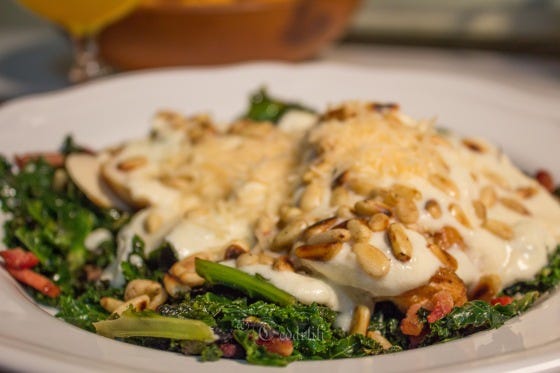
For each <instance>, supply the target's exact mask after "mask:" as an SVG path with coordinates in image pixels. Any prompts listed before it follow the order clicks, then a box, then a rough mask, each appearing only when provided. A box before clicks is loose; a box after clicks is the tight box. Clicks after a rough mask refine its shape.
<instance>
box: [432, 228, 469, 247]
mask: <svg viewBox="0 0 560 373" xmlns="http://www.w3.org/2000/svg"><path fill="white" fill-rule="evenodd" d="M434 242H435V243H436V244H437V245H438V246H439V247H440V248H442V249H443V250H449V249H450V248H451V247H453V245H457V247H458V248H459V249H461V250H465V249H466V245H465V241H463V237H462V236H461V234H460V233H459V232H458V231H457V229H455V228H453V227H452V226H449V225H446V226H444V227H443V228H441V229H440V230H439V231H437V232H435V233H434Z"/></svg>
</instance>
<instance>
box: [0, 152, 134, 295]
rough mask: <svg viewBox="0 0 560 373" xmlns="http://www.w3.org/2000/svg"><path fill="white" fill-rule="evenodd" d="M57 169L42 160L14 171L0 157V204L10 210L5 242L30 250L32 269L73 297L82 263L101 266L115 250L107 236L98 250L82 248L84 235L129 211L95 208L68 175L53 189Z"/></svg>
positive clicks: (81, 286) (115, 224) (79, 287)
mask: <svg viewBox="0 0 560 373" xmlns="http://www.w3.org/2000/svg"><path fill="white" fill-rule="evenodd" d="M60 172H62V173H64V171H63V170H62V169H57V168H55V167H53V166H51V165H50V164H48V163H47V162H45V161H44V160H43V159H37V160H32V161H30V162H28V163H27V164H26V165H25V166H24V167H23V169H21V170H19V172H17V171H16V170H15V169H14V167H13V166H12V165H11V164H10V163H9V162H7V161H6V160H5V159H3V158H0V205H1V206H2V209H3V210H4V211H6V212H9V213H10V214H11V219H9V220H8V221H7V222H6V223H5V227H4V228H5V232H6V236H5V238H4V242H5V244H6V246H8V247H16V246H23V247H24V248H26V249H27V250H29V251H31V252H33V253H34V254H35V255H36V256H37V257H38V258H39V260H40V264H39V265H38V266H37V267H36V268H35V269H34V270H36V271H38V272H39V273H41V274H43V275H45V276H47V277H49V278H50V279H52V280H54V281H55V283H56V284H57V285H58V286H59V287H60V288H61V290H62V293H63V294H64V295H68V296H71V297H77V296H78V295H79V294H81V293H82V292H84V291H85V288H86V287H87V284H86V283H85V281H84V277H85V275H84V266H85V265H86V264H91V265H94V266H97V265H106V263H109V262H110V261H111V260H112V257H113V255H114V249H115V243H114V240H111V242H105V243H104V244H103V247H102V248H98V249H99V250H96V251H90V250H87V249H86V247H85V245H84V241H85V238H86V237H87V236H88V235H89V234H90V233H91V232H92V231H93V230H94V229H97V228H104V229H108V230H110V231H111V232H116V231H117V230H118V229H120V227H121V226H122V225H123V224H124V223H125V222H126V221H127V220H128V215H127V214H124V213H120V212H118V211H116V210H113V209H109V210H105V209H100V208H98V207H97V206H95V205H93V204H92V203H91V202H90V201H89V200H88V199H87V198H86V197H85V196H84V195H83V194H82V193H81V192H80V191H79V190H78V188H77V187H76V186H75V185H74V184H73V183H72V182H71V181H70V180H68V179H66V181H65V182H64V184H63V185H62V186H60V187H59V188H54V184H55V182H54V179H55V174H56V173H60ZM29 291H30V292H32V293H33V294H34V295H35V297H36V298H37V299H38V300H40V301H42V302H44V303H46V304H49V305H53V306H56V305H57V301H58V299H46V298H45V297H42V296H41V295H40V294H38V293H36V292H35V291H34V290H31V289H30V290H29ZM60 299H62V298H60Z"/></svg>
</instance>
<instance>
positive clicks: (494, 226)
mask: <svg viewBox="0 0 560 373" xmlns="http://www.w3.org/2000/svg"><path fill="white" fill-rule="evenodd" d="M482 227H483V228H485V229H486V230H488V231H489V232H490V233H492V234H494V235H496V236H498V237H500V238H502V239H504V240H506V241H509V240H511V239H512V238H513V229H511V227H510V226H509V225H507V224H506V223H503V222H501V221H498V220H494V219H488V220H486V221H485V222H484V223H483V224H482Z"/></svg>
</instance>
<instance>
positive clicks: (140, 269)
mask: <svg viewBox="0 0 560 373" xmlns="http://www.w3.org/2000/svg"><path fill="white" fill-rule="evenodd" d="M176 261H177V259H176V257H175V253H174V251H173V250H172V249H171V246H169V244H167V243H164V244H162V245H161V246H160V247H158V248H157V249H156V250H154V251H152V252H151V253H150V254H149V255H147V256H146V254H145V244H144V241H143V240H142V238H140V237H139V236H138V235H135V236H134V237H133V238H132V250H131V252H130V253H129V254H128V257H127V260H126V261H124V262H122V263H121V269H122V272H123V276H124V278H125V280H126V281H127V282H128V281H132V280H135V279H138V278H143V279H149V280H153V281H158V282H161V281H162V280H163V276H164V275H165V273H166V272H167V270H168V269H169V268H170V267H171V266H172V265H173V263H174V262H176Z"/></svg>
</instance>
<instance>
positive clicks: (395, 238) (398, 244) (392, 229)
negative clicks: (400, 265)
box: [387, 223, 412, 262]
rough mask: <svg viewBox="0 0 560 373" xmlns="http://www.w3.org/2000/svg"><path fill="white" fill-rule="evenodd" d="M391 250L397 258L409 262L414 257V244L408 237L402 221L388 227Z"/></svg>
mask: <svg viewBox="0 0 560 373" xmlns="http://www.w3.org/2000/svg"><path fill="white" fill-rule="evenodd" d="M387 235H388V236H389V242H390V243H391V250H392V252H393V255H394V256H395V258H397V260H399V261H401V262H408V261H409V260H410V259H411V258H412V244H411V243H410V240H409V239H408V236H407V234H406V231H405V229H404V226H403V225H402V224H401V223H393V224H391V225H389V228H388V229H387Z"/></svg>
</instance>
